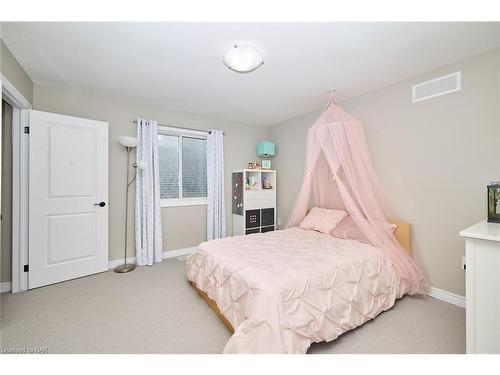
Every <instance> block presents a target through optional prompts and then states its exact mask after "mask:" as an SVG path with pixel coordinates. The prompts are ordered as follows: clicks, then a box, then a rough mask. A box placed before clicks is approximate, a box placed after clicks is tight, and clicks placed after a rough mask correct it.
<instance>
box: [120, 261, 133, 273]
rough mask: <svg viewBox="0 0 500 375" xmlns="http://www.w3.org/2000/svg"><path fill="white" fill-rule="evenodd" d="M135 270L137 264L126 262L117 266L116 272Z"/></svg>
mask: <svg viewBox="0 0 500 375" xmlns="http://www.w3.org/2000/svg"><path fill="white" fill-rule="evenodd" d="M133 270H135V264H133V263H125V264H121V265H119V266H116V267H115V272H116V273H127V272H131V271H133Z"/></svg>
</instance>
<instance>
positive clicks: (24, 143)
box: [0, 74, 31, 293]
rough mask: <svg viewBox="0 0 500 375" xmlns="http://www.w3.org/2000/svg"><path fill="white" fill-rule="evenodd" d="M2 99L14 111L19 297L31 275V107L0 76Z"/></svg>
mask: <svg viewBox="0 0 500 375" xmlns="http://www.w3.org/2000/svg"><path fill="white" fill-rule="evenodd" d="M0 82H1V87H2V98H5V99H6V100H7V102H9V104H11V105H12V107H13V113H12V283H11V290H12V292H13V293H17V292H20V291H23V290H27V289H28V274H27V273H26V272H24V271H23V266H24V265H25V264H27V263H28V261H27V260H28V255H27V253H28V243H27V237H28V226H27V221H28V217H27V212H28V211H27V204H28V195H27V191H28V180H27V178H28V169H27V168H28V162H27V160H28V147H29V144H28V142H29V140H28V137H24V136H23V135H24V133H23V127H24V126H27V125H29V110H30V109H31V103H30V102H29V100H28V99H26V98H25V97H24V96H23V95H22V94H21V93H20V92H19V90H17V88H16V87H15V86H14V85H13V84H12V83H11V82H10V81H9V80H8V79H7V78H6V77H5V76H4V75H3V74H1V80H0Z"/></svg>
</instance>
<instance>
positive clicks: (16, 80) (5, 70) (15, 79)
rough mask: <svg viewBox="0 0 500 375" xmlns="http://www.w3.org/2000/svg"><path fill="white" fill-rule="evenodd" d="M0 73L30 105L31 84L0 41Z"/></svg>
mask: <svg viewBox="0 0 500 375" xmlns="http://www.w3.org/2000/svg"><path fill="white" fill-rule="evenodd" d="M0 55H1V56H0V71H1V72H2V74H3V75H4V76H5V77H6V78H7V79H8V80H9V82H10V83H12V84H13V85H14V86H15V87H16V89H18V90H19V92H20V93H21V94H22V95H23V96H24V97H25V98H26V99H28V101H29V102H30V103H33V82H32V81H31V79H30V77H28V75H27V74H26V72H25V71H24V69H23V67H22V66H21V65H19V63H18V62H17V60H16V58H15V57H14V56H13V55H12V53H11V52H10V51H9V49H8V48H7V46H6V45H5V44H4V43H3V41H2V40H1V39H0Z"/></svg>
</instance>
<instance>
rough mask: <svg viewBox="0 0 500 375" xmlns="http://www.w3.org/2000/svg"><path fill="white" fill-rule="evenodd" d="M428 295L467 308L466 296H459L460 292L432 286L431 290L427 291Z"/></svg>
mask: <svg viewBox="0 0 500 375" xmlns="http://www.w3.org/2000/svg"><path fill="white" fill-rule="evenodd" d="M426 294H427V295H428V296H430V297H433V298H436V299H439V300H441V301H444V302H448V303H451V304H452V305H456V306H459V307H462V308H464V309H465V297H464V296H459V295H458V294H455V293H451V292H448V291H446V290H443V289H438V288H434V287H431V288H430V290H429V291H428V292H427V293H426Z"/></svg>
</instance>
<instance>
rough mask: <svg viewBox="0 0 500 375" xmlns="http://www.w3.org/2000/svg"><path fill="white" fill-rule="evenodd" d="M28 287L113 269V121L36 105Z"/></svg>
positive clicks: (32, 123)
mask: <svg viewBox="0 0 500 375" xmlns="http://www.w3.org/2000/svg"><path fill="white" fill-rule="evenodd" d="M29 133H30V135H29V138H30V148H29V149H30V156H29V162H30V166H29V170H30V172H29V274H28V287H29V288H30V289H31V288H36V287H39V286H43V285H47V284H52V283H57V282H60V281H64V280H68V279H73V278H76V277H81V276H85V275H89V274H93V273H97V272H102V271H106V270H107V269H108V124H107V123H106V122H101V121H94V120H87V119H82V118H76V117H70V116H63V115H58V114H54V113H47V112H40V111H30V128H29Z"/></svg>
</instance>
